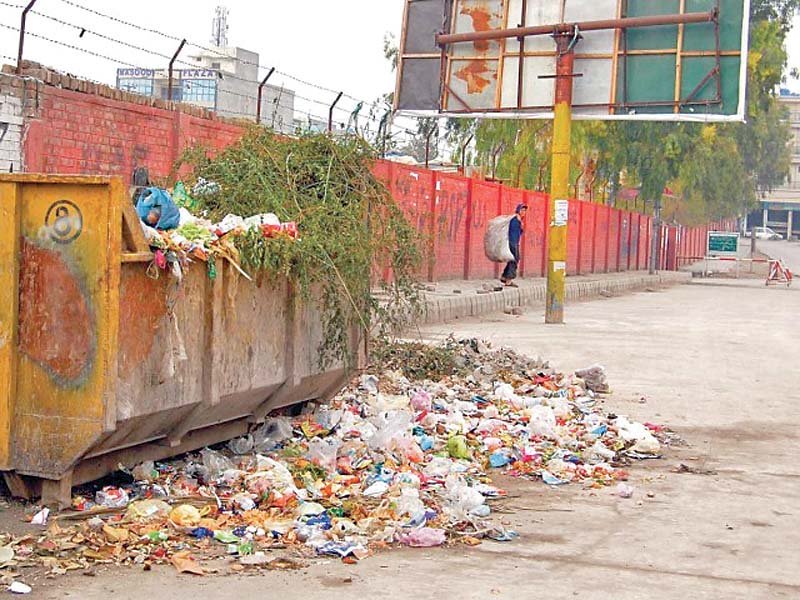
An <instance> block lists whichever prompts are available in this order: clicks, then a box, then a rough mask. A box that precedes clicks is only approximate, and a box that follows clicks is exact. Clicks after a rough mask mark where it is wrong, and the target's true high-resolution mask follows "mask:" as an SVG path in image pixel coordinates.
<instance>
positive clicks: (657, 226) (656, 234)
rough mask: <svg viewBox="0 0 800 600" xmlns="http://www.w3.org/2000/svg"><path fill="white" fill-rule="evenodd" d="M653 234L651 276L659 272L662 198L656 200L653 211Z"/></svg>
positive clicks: (651, 242)
mask: <svg viewBox="0 0 800 600" xmlns="http://www.w3.org/2000/svg"><path fill="white" fill-rule="evenodd" d="M653 213H654V214H653V233H652V237H651V239H650V275H655V274H656V272H657V271H658V257H659V255H660V254H661V197H660V196H659V197H658V198H656V201H655V209H654V211H653Z"/></svg>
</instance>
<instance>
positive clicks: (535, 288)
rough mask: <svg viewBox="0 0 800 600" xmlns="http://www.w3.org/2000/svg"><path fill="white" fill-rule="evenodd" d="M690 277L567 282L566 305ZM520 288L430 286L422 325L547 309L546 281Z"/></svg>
mask: <svg viewBox="0 0 800 600" xmlns="http://www.w3.org/2000/svg"><path fill="white" fill-rule="evenodd" d="M691 280H692V275H691V273H682V272H674V271H663V272H661V273H658V274H657V275H649V274H648V273H647V271H633V272H627V273H607V274H602V275H587V276H581V277H568V278H567V302H575V301H578V300H589V299H592V298H598V297H603V296H618V295H620V294H624V293H630V292H636V291H641V290H645V289H648V288H654V287H662V286H669V285H679V284H684V283H689V282H691ZM517 284H518V285H519V288H503V289H502V290H501V291H487V290H494V289H495V287H500V282H498V281H496V280H479V281H463V280H462V281H443V282H439V283H435V284H429V285H428V286H427V287H426V290H425V292H424V296H425V301H424V304H425V308H424V311H423V316H422V319H421V324H434V323H442V322H445V321H451V320H454V319H464V318H467V317H477V316H481V315H486V314H491V313H498V312H504V311H506V310H512V309H514V308H521V307H526V306H544V302H545V295H546V291H547V280H545V279H542V278H537V279H519V280H517Z"/></svg>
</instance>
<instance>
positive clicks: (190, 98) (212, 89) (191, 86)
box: [182, 79, 217, 104]
mask: <svg viewBox="0 0 800 600" xmlns="http://www.w3.org/2000/svg"><path fill="white" fill-rule="evenodd" d="M182 83H183V85H182V87H183V101H184V102H198V103H203V104H213V103H214V102H215V101H216V99H217V82H216V81H215V80H213V79H184V80H183V82H182Z"/></svg>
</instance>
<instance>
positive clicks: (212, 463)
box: [200, 448, 234, 479]
mask: <svg viewBox="0 0 800 600" xmlns="http://www.w3.org/2000/svg"><path fill="white" fill-rule="evenodd" d="M200 456H201V457H202V460H203V466H204V467H205V468H206V469H208V476H209V478H211V479H217V478H218V477H220V476H221V475H222V474H223V473H224V472H225V471H229V470H231V469H233V468H234V465H233V463H232V462H231V461H230V459H228V458H227V457H225V456H224V455H222V454H220V453H219V452H217V451H216V450H212V449H211V448H206V449H204V450H201V451H200Z"/></svg>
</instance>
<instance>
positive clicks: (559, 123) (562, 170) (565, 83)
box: [545, 28, 580, 325]
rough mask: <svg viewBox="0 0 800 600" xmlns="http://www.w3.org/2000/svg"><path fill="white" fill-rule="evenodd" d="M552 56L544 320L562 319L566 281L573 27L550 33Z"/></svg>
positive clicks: (552, 322)
mask: <svg viewBox="0 0 800 600" xmlns="http://www.w3.org/2000/svg"><path fill="white" fill-rule="evenodd" d="M554 37H555V40H556V47H557V50H558V57H557V59H556V93H555V120H554V121H553V159H552V168H551V173H552V181H551V187H550V231H549V235H548V242H547V244H548V246H547V305H546V312H545V323H547V324H550V325H560V324H562V323H563V322H564V303H565V301H566V283H567V227H568V225H569V200H568V198H569V166H570V149H571V143H572V87H573V86H572V82H573V79H574V76H573V75H574V69H575V43H576V42H577V41H578V40H579V39H580V34H579V32H578V29H577V28H574V29H573V31H572V32H569V33H557V34H555V35H554Z"/></svg>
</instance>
